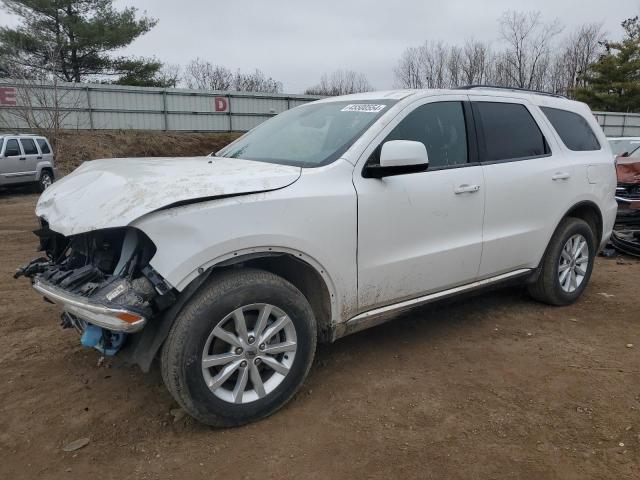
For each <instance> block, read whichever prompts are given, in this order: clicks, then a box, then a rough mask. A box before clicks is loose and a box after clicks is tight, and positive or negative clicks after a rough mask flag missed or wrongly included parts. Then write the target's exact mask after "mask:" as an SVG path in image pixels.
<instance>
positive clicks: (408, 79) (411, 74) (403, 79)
mask: <svg viewBox="0 0 640 480" xmlns="http://www.w3.org/2000/svg"><path fill="white" fill-rule="evenodd" d="M394 74H395V78H396V80H395V86H396V87H397V88H424V83H423V77H424V74H423V72H422V71H421V64H420V49H419V48H415V47H409V48H407V49H405V51H404V52H402V55H401V56H400V61H399V62H398V65H397V66H396V68H395V70H394Z"/></svg>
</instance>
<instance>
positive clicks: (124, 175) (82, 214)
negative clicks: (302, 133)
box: [36, 157, 301, 235]
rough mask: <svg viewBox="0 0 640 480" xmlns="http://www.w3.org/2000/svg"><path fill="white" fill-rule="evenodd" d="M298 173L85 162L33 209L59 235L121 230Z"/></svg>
mask: <svg viewBox="0 0 640 480" xmlns="http://www.w3.org/2000/svg"><path fill="white" fill-rule="evenodd" d="M300 172H301V169H300V167H292V166H287V165H277V164H273V163H264V162H254V161H251V160H240V159H236V158H220V157H194V158H118V159H109V160H94V161H91V162H85V163H84V164H83V165H82V166H80V167H79V168H78V169H76V170H75V171H74V172H73V173H71V174H70V175H67V176H66V177H64V178H63V179H61V180H60V181H58V182H56V183H54V184H53V185H52V186H51V187H49V188H48V189H46V190H45V191H44V193H43V194H42V196H41V197H40V200H39V201H38V205H37V207H36V214H37V215H38V216H39V217H43V218H44V219H45V220H47V222H49V225H50V227H51V229H52V230H54V231H56V232H58V233H61V234H63V235H75V234H78V233H83V232H88V231H91V230H98V229H102V228H113V227H123V226H126V225H128V224H130V223H131V222H133V221H134V220H136V219H138V218H139V217H141V216H142V215H145V214H147V213H150V212H153V211H155V210H158V209H161V208H163V207H168V206H170V205H173V204H180V203H183V202H189V201H197V200H199V199H209V198H211V199H213V198H215V197H219V196H228V195H239V194H247V193H254V192H264V191H269V190H276V189H278V188H283V187H286V186H287V185H291V184H292V183H293V182H295V181H296V180H297V179H298V178H299V177H300Z"/></svg>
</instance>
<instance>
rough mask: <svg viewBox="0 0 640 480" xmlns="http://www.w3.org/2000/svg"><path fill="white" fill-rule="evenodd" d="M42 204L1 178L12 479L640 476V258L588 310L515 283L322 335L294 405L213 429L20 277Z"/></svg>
mask: <svg viewBox="0 0 640 480" xmlns="http://www.w3.org/2000/svg"><path fill="white" fill-rule="evenodd" d="M35 201H36V196H35V195H32V194H29V193H23V192H12V193H6V192H4V193H3V192H0V259H1V260H2V262H1V263H0V399H1V400H0V401H1V405H0V478H2V479H12V480H13V479H21V478H28V479H33V478H47V479H48V478H100V479H111V478H114V479H127V478H138V479H143V478H149V479H155V478H158V479H165V478H175V479H190V480H191V479H200V478H203V479H204V478H206V479H216V478H227V479H235V478H257V477H260V478H277V479H283V478H301V479H316V478H317V479H325V478H349V479H353V478H356V479H357V478H381V479H382V478H384V479H388V478H446V479H470V478H482V479H486V478H493V479H498V478H510V479H512V478H519V479H543V478H544V479H547V478H559V479H580V480H583V479H587V478H588V479H596V478H598V479H599V478H611V479H623V478H636V479H637V478H640V417H639V416H640V382H639V380H640V361H639V360H640V298H639V297H640V290H639V289H638V288H639V285H640V262H638V261H636V260H632V259H630V258H626V257H617V258H613V259H604V258H599V259H598V261H597V265H596V269H595V272H594V275H593V277H592V279H591V283H590V285H589V287H588V289H587V291H586V293H585V295H584V296H583V297H582V299H581V300H580V301H579V302H578V303H577V304H575V305H573V306H569V307H565V308H552V307H548V306H544V305H540V304H537V303H535V302H533V301H531V300H530V299H529V298H528V297H527V296H526V294H525V293H524V291H523V289H522V288H519V287H518V288H509V289H506V290H500V291H496V292H492V293H485V294H482V295H480V296H476V297H472V298H468V299H464V300H458V301H456V302H453V303H450V304H447V305H439V306H435V307H434V306H432V307H428V308H421V309H418V310H415V311H413V312H412V313H410V314H407V315H404V316H403V317H402V318H398V319H397V320H396V321H394V322H392V323H388V324H386V325H383V326H380V327H377V328H374V329H371V330H368V331H365V332H363V333H360V334H357V335H353V336H351V337H348V338H345V339H342V340H340V341H338V342H337V343H335V344H333V345H324V346H321V347H320V348H319V351H318V354H317V357H316V362H315V365H314V367H313V368H312V371H311V374H310V376H309V378H308V380H307V381H306V383H305V385H304V387H303V388H302V390H301V391H300V393H299V394H298V395H297V396H296V397H295V398H294V400H293V401H292V402H291V403H290V404H289V405H287V406H286V407H285V408H284V409H282V410H281V411H280V412H279V413H277V414H276V415H274V416H272V417H270V418H268V419H266V420H264V421H262V422H259V423H256V424H253V425H249V426H246V427H242V428H237V429H231V430H215V429H211V428H208V427H205V426H202V425H199V424H197V423H195V422H194V421H192V420H191V419H189V418H182V419H179V420H177V421H175V420H174V416H173V415H172V414H171V413H170V411H171V410H172V409H174V408H176V404H175V402H174V401H173V400H172V399H171V397H170V395H169V393H168V392H167V391H166V390H165V388H164V387H163V385H162V381H161V378H160V375H159V372H158V369H157V368H156V369H154V370H153V371H152V372H151V373H150V374H147V375H144V374H142V373H141V372H140V371H139V370H138V369H137V368H134V367H130V366H126V365H122V364H121V363H120V362H118V361H117V359H116V360H113V361H112V362H106V363H105V364H103V365H102V366H97V365H98V358H99V354H98V352H96V351H94V350H87V349H83V348H82V347H81V346H80V344H79V339H78V337H77V335H76V334H75V333H74V332H72V331H69V330H64V331H63V330H61V329H60V328H59V326H58V311H57V307H54V306H52V305H49V304H46V303H44V302H43V301H42V299H41V298H39V296H38V295H37V294H36V293H35V292H33V291H32V290H31V288H30V287H29V286H28V284H27V282H26V281H25V280H24V279H23V280H20V281H16V280H13V279H12V278H11V274H12V273H13V271H14V269H15V267H17V266H18V265H20V264H23V263H24V262H26V261H27V260H30V259H31V258H32V257H34V255H36V253H35V251H34V250H35V246H36V242H35V240H34V238H35V237H34V236H33V235H32V234H31V233H30V230H32V229H33V228H34V227H35V219H34V216H33V209H34V205H35ZM628 344H633V346H628ZM83 437H88V438H89V439H90V443H89V444H88V445H87V446H86V447H84V448H83V449H81V450H78V451H76V452H73V453H66V452H64V451H63V446H64V445H65V444H67V443H68V442H70V441H73V440H77V439H79V438H83Z"/></svg>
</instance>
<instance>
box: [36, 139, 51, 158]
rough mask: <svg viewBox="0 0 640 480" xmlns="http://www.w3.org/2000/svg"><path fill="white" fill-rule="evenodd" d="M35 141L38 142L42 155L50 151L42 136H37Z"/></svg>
mask: <svg viewBox="0 0 640 480" xmlns="http://www.w3.org/2000/svg"><path fill="white" fill-rule="evenodd" d="M36 141H37V142H38V145H39V146H40V151H41V152H42V154H43V155H46V154H47V153H51V149H50V148H49V144H48V143H47V141H46V140H45V139H44V138H38V139H37V140H36Z"/></svg>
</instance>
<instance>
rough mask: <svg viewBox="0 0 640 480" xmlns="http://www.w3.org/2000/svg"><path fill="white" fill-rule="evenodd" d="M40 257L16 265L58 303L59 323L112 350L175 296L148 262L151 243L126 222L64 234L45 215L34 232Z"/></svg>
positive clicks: (86, 341) (87, 342) (93, 344)
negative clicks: (68, 235) (55, 229)
mask: <svg viewBox="0 0 640 480" xmlns="http://www.w3.org/2000/svg"><path fill="white" fill-rule="evenodd" d="M34 233H35V234H36V235H37V236H38V237H39V238H40V250H41V251H43V252H45V254H46V257H41V258H38V259H36V260H33V261H32V262H30V263H29V264H27V265H25V266H24V267H22V268H21V269H19V270H18V271H17V272H16V274H15V277H16V278H18V277H20V276H26V277H29V278H30V279H31V281H32V283H33V287H34V288H35V289H36V290H37V291H38V292H40V293H42V294H43V296H44V297H45V299H46V300H48V301H50V302H52V303H57V304H60V305H61V306H62V307H63V308H64V312H63V314H62V326H63V327H64V328H75V329H77V330H78V331H79V332H81V333H82V344H83V345H85V346H90V347H95V348H97V349H98V350H100V351H101V352H102V353H103V354H105V355H115V354H116V353H117V352H118V350H119V349H120V348H121V347H122V346H123V345H124V344H125V342H126V337H127V334H129V333H135V332H137V331H140V330H141V329H142V328H143V327H144V326H145V324H146V323H147V321H148V320H149V319H151V318H152V317H154V316H155V315H157V314H158V313H160V312H161V311H163V310H165V309H166V308H168V307H169V306H170V305H172V304H173V303H174V302H175V298H176V296H175V293H174V291H173V289H172V287H171V285H169V284H168V283H167V282H166V281H165V280H164V279H163V278H162V277H161V276H160V275H159V274H158V273H157V272H155V270H154V269H153V268H152V267H151V266H150V265H149V261H150V260H151V258H152V257H153V255H154V254H155V251H156V248H155V246H154V245H153V243H152V242H151V240H149V239H148V238H147V237H146V235H144V234H143V233H142V232H140V231H139V230H136V229H134V228H131V227H124V228H113V229H105V230H97V231H92V232H88V233H83V234H78V235H74V236H71V237H65V236H63V235H60V234H58V233H56V232H54V231H52V230H50V229H49V226H48V225H47V223H46V222H45V221H41V228H40V229H38V230H36V231H35V232H34Z"/></svg>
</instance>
